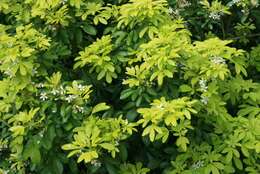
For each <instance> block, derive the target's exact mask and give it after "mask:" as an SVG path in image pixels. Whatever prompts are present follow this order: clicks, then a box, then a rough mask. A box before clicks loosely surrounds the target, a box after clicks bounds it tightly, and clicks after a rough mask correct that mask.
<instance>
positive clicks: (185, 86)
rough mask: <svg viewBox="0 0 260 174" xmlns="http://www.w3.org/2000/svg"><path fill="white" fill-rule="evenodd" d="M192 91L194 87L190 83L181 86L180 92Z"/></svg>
mask: <svg viewBox="0 0 260 174" xmlns="http://www.w3.org/2000/svg"><path fill="white" fill-rule="evenodd" d="M190 91H192V88H191V87H190V86H189V85H181V86H180V92H190Z"/></svg>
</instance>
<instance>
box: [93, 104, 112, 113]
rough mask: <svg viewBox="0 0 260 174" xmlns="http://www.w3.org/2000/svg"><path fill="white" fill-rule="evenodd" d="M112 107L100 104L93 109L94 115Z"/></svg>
mask: <svg viewBox="0 0 260 174" xmlns="http://www.w3.org/2000/svg"><path fill="white" fill-rule="evenodd" d="M109 108H110V106H108V105H106V103H99V104H97V105H96V106H95V107H94V108H93V109H92V114H94V113H97V112H100V111H105V110H108V109H109Z"/></svg>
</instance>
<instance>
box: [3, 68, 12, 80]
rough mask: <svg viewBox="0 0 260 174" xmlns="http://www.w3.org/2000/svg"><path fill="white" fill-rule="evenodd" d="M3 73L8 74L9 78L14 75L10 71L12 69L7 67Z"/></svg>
mask: <svg viewBox="0 0 260 174" xmlns="http://www.w3.org/2000/svg"><path fill="white" fill-rule="evenodd" d="M4 74H5V75H7V76H9V77H10V78H11V77H13V76H14V74H13V73H12V71H11V70H10V69H9V68H8V69H7V70H6V71H5V72H4Z"/></svg>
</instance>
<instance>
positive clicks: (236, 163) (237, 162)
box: [233, 158, 243, 170]
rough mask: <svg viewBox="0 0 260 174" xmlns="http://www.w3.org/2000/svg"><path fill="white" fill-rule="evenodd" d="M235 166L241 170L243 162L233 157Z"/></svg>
mask: <svg viewBox="0 0 260 174" xmlns="http://www.w3.org/2000/svg"><path fill="white" fill-rule="evenodd" d="M233 160H234V163H235V166H236V167H237V168H238V169H239V170H243V164H242V162H241V160H240V159H238V158H233Z"/></svg>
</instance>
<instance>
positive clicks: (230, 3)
mask: <svg viewBox="0 0 260 174" xmlns="http://www.w3.org/2000/svg"><path fill="white" fill-rule="evenodd" d="M240 1H241V0H232V1H230V2H229V3H228V4H227V5H228V6H229V7H232V6H233V5H235V4H237V3H239V2H240Z"/></svg>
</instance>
